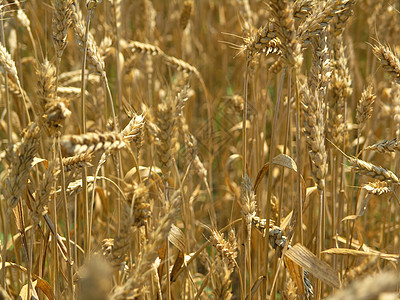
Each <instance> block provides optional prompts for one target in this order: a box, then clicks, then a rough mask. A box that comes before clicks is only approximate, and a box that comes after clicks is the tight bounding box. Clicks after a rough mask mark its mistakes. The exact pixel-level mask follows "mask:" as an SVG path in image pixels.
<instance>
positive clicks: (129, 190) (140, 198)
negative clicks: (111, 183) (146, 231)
mask: <svg viewBox="0 0 400 300" xmlns="http://www.w3.org/2000/svg"><path fill="white" fill-rule="evenodd" d="M125 193H126V198H127V199H128V202H129V203H128V204H129V205H130V206H131V205H133V225H134V226H137V227H140V226H144V225H145V224H146V223H147V221H148V220H149V218H150V216H151V210H150V203H149V200H150V199H149V198H150V197H149V193H150V191H149V186H146V185H145V184H144V183H140V184H136V183H134V184H133V185H127V187H126V188H125Z"/></svg>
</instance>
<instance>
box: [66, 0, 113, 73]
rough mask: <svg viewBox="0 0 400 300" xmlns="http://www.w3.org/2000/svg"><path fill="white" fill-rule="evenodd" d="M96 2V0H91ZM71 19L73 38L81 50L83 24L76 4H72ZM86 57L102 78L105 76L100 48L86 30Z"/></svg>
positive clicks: (82, 48)
mask: <svg viewBox="0 0 400 300" xmlns="http://www.w3.org/2000/svg"><path fill="white" fill-rule="evenodd" d="M93 2H97V1H93ZM71 21H72V27H73V29H74V33H75V40H76V42H77V44H78V47H79V48H80V49H81V51H82V52H83V51H84V46H85V31H86V30H85V25H84V22H83V20H82V14H81V12H80V11H78V10H77V7H76V5H72V14H71ZM86 42H87V44H86V45H87V58H88V63H89V65H91V66H92V67H94V69H95V70H96V72H97V73H99V74H100V75H101V76H102V77H103V78H105V77H106V75H105V64H104V61H103V59H102V58H101V55H100V50H99V47H98V46H97V44H96V41H95V40H94V38H93V35H92V34H91V33H90V32H88V37H87V41H86Z"/></svg>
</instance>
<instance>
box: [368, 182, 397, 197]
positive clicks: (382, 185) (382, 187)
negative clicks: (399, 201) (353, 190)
mask: <svg viewBox="0 0 400 300" xmlns="http://www.w3.org/2000/svg"><path fill="white" fill-rule="evenodd" d="M363 188H364V189H366V190H367V191H368V193H370V194H374V195H378V196H379V195H382V194H386V193H390V192H392V189H391V188H390V187H389V186H388V183H387V182H386V181H374V182H369V183H367V184H365V185H363Z"/></svg>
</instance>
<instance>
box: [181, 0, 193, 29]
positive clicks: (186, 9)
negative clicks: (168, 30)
mask: <svg viewBox="0 0 400 300" xmlns="http://www.w3.org/2000/svg"><path fill="white" fill-rule="evenodd" d="M192 10H193V0H186V1H185V2H184V3H183V8H182V12H181V16H180V18H179V26H180V28H181V29H182V30H185V28H186V26H187V24H188V23H189V20H190V16H191V14H192Z"/></svg>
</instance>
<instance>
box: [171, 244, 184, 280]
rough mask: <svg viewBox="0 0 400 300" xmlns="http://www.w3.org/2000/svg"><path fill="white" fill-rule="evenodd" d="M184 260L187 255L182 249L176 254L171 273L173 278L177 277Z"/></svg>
mask: <svg viewBox="0 0 400 300" xmlns="http://www.w3.org/2000/svg"><path fill="white" fill-rule="evenodd" d="M184 261H185V255H184V254H183V253H182V252H181V251H179V252H178V255H177V256H176V259H175V262H174V266H173V267H172V270H171V275H170V278H171V280H172V279H173V278H174V277H175V275H176V273H178V271H179V269H180V268H181V266H182V264H183V262H184Z"/></svg>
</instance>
